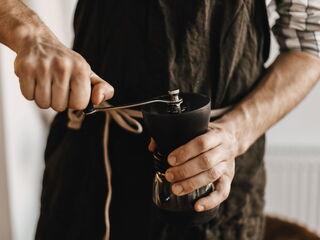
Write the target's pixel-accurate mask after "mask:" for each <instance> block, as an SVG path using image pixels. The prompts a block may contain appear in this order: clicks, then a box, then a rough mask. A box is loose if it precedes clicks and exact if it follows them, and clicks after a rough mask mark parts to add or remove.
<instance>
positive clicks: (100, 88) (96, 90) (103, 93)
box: [90, 72, 114, 105]
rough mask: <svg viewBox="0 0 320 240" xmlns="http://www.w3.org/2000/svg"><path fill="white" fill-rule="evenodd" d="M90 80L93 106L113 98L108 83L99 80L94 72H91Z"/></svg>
mask: <svg viewBox="0 0 320 240" xmlns="http://www.w3.org/2000/svg"><path fill="white" fill-rule="evenodd" d="M90 79H91V84H92V85H93V88H92V95H91V101H92V103H93V104H95V105H98V104H100V103H102V102H103V101H105V100H108V99H110V98H112V97H113V94H114V89H113V87H112V86H111V85H110V84H109V83H107V82H106V81H105V80H103V79H102V78H100V77H99V76H98V75H97V74H95V73H94V72H92V74H91V77H90Z"/></svg>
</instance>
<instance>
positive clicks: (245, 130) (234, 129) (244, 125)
mask: <svg viewBox="0 0 320 240" xmlns="http://www.w3.org/2000/svg"><path fill="white" fill-rule="evenodd" d="M237 111H239V110H236V111H231V112H229V113H227V114H225V115H224V116H223V117H221V118H219V119H217V120H216V121H214V122H212V123H211V124H212V125H213V126H214V127H217V128H220V129H223V130H224V131H226V132H228V133H229V134H230V135H231V136H232V137H233V138H234V144H235V145H236V146H235V151H236V156H240V155H242V154H244V153H245V152H246V151H247V150H248V149H249V147H250V146H251V145H252V143H253V142H254V137H253V134H252V132H251V131H250V124H248V123H249V122H250V120H249V121H246V120H245V118H244V117H243V115H242V114H240V113H239V112H237Z"/></svg>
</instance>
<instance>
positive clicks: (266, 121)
mask: <svg viewBox="0 0 320 240" xmlns="http://www.w3.org/2000/svg"><path fill="white" fill-rule="evenodd" d="M319 66H320V59H319V58H318V57H315V56H313V55H311V54H308V53H303V52H289V53H283V54H281V55H280V56H279V57H278V58H277V60H276V61H275V62H274V64H273V65H272V66H271V67H270V68H269V70H268V74H267V75H266V76H265V77H264V79H263V81H262V82H261V83H260V84H259V85H258V86H257V88H256V89H255V90H254V91H253V92H252V93H251V94H250V95H248V96H247V97H246V98H245V99H244V100H243V101H242V102H240V103H239V104H238V105H237V106H236V107H235V108H234V109H233V110H232V111H230V112H229V113H228V114H226V115H225V116H224V117H223V118H221V119H220V120H218V121H217V122H216V123H215V124H216V125H218V126H221V127H223V128H225V127H226V128H228V129H230V131H232V132H233V133H234V136H236V138H237V142H238V143H239V146H238V149H239V154H242V153H244V152H245V151H246V150H247V149H248V148H249V147H250V146H251V145H252V144H253V143H254V141H255V140H256V139H257V138H259V137H260V136H261V135H262V134H263V133H265V132H266V131H267V130H268V129H269V128H270V127H272V126H273V125H274V124H275V123H277V122H278V121H279V120H281V119H282V118H283V117H284V116H285V115H286V114H287V113H289V112H290V111H291V110H292V109H293V108H294V107H295V106H297V105H298V104H299V103H300V102H301V101H302V100H303V98H304V97H305V96H306V95H307V94H308V93H309V92H310V90H311V89H312V88H313V86H314V85H315V84H316V83H317V81H318V79H319V78H320V67H319Z"/></svg>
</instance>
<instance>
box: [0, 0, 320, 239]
mask: <svg viewBox="0 0 320 240" xmlns="http://www.w3.org/2000/svg"><path fill="white" fill-rule="evenodd" d="M0 6H1V9H0V25H1V27H0V41H1V42H2V43H4V44H6V45H7V46H8V47H10V48H11V49H12V50H14V51H15V52H16V53H17V58H16V61H15V71H16V74H17V76H18V77H19V79H20V87H21V92H22V94H23V95H24V96H25V97H26V98H27V99H28V100H34V101H35V102H36V103H37V104H38V106H39V107H41V108H49V107H52V108H53V109H54V110H56V111H58V112H61V113H59V114H58V115H57V117H56V118H55V120H54V122H53V124H52V129H51V132H50V136H49V139H48V145H47V148H46V156H45V157H46V169H45V173H44V180H43V192H42V199H41V203H42V206H41V215H40V219H39V224H38V228H37V234H36V239H102V238H105V239H108V238H110V239H152V240H154V239H155V240H157V239H163V240H164V239H165V240H167V239H228V240H230V239H241V240H242V239H261V238H262V236H263V226H264V220H263V194H264V184H265V175H264V166H263V154H264V141H265V140H264V133H265V132H266V131H267V129H269V128H270V127H271V126H272V125H274V124H275V123H276V122H278V121H279V120H280V119H281V118H282V117H283V116H285V115H286V114H287V113H288V112H290V111H291V110H292V109H293V108H294V107H295V106H296V105H297V104H298V103H299V102H300V101H301V100H302V99H303V98H304V97H305V96H306V95H307V93H308V92H309V91H310V90H311V89H312V87H313V86H314V85H315V84H316V83H317V81H318V79H319V77H320V68H319V63H320V60H319V58H318V56H319V42H320V39H319V37H318V36H319V31H320V2H318V1H315V0H314V1H312V0H309V1H307V0H306V1H299V2H297V1H292V0H279V1H277V10H278V12H279V15H280V18H279V20H278V21H277V23H276V26H275V29H274V30H275V34H276V36H277V37H278V40H279V42H280V46H281V50H282V52H281V54H280V56H279V57H278V58H277V59H276V61H275V62H274V63H273V65H272V66H271V67H270V68H269V69H267V70H265V69H264V67H263V64H264V62H265V60H266V59H267V57H268V50H269V25H268V21H267V15H266V4H265V3H264V2H263V1H257V0H246V1H243V0H232V1H220V0H212V1H210V0H199V1H186V0H148V1H147V0H141V1H129V0H116V1H115V0H108V1H99V0H90V1H89V0H80V1H79V3H78V6H77V9H76V12H75V24H74V25H75V42H74V50H75V51H72V50H70V49H67V48H66V47H64V46H63V45H62V44H61V43H60V42H59V40H58V39H57V38H56V37H55V36H54V35H53V33H52V32H50V30H49V29H48V28H47V27H46V26H45V25H44V24H43V23H42V22H41V20H40V19H39V18H38V17H37V15H36V14H35V13H33V12H32V11H31V10H30V9H28V8H27V7H26V6H25V5H23V4H22V3H21V2H20V1H18V0H0ZM76 52H78V53H76ZM79 54H81V55H79ZM98 75H99V76H101V77H102V78H103V79H106V80H107V81H108V82H109V83H110V84H111V85H112V86H113V87H114V89H115V93H116V94H115V96H114V98H113V99H112V100H111V101H110V103H112V104H114V105H117V104H120V103H126V102H131V101H136V100H141V99H147V98H149V97H154V96H158V95H161V94H163V93H165V92H166V91H167V90H169V89H175V88H179V89H181V90H182V91H184V92H198V93H203V94H206V95H208V96H210V97H211V99H212V109H217V108H222V107H227V106H232V110H230V111H229V112H227V113H225V114H224V115H223V116H221V117H220V118H218V119H217V120H215V121H213V122H211V123H210V126H209V131H208V132H207V133H206V134H204V135H202V136H200V137H198V138H196V139H194V140H192V141H190V142H189V143H187V144H186V145H184V146H181V147H180V148H178V149H177V150H175V151H174V152H172V153H171V154H170V155H169V157H168V162H169V164H170V165H171V168H170V169H168V171H167V172H166V178H167V179H168V181H170V182H172V183H173V185H172V191H173V193H174V194H176V195H184V194H186V193H189V192H192V191H193V190H195V189H197V188H199V187H201V186H204V185H207V184H208V183H214V185H215V189H216V190H215V191H214V192H213V193H211V194H210V195H209V196H207V197H205V198H202V199H199V200H198V201H197V202H196V203H195V211H198V212H202V211H206V210H209V209H212V208H215V207H217V206H218V205H219V204H221V205H220V208H219V209H220V210H219V214H218V216H216V217H215V219H213V220H212V221H210V222H208V223H206V224H201V225H195V226H175V225H171V224H169V223H168V222H166V221H163V219H161V218H158V216H157V215H156V214H155V212H154V211H153V208H152V200H151V184H152V163H151V162H152V161H151V160H150V153H149V152H148V151H147V150H146V145H147V142H148V141H149V140H148V134H147V133H143V134H141V135H135V134H132V133H129V132H127V131H125V130H124V129H122V128H120V127H119V126H118V125H117V124H116V123H115V121H111V123H110V125H109V120H110V116H109V115H104V114H96V115H92V116H90V117H86V118H85V119H78V120H79V121H78V122H76V121H75V120H77V119H75V118H74V117H75V116H74V115H72V112H71V114H70V111H69V114H67V112H66V111H65V110H66V109H67V108H70V109H76V110H77V109H78V110H80V109H84V108H85V107H86V106H87V104H88V103H89V101H90V100H91V101H92V102H93V103H94V104H100V103H101V102H103V101H104V100H108V99H110V98H111V97H112V95H113V88H112V87H111V86H110V85H109V84H108V83H107V82H105V81H104V80H103V79H102V78H100V77H99V76H98ZM91 91H92V94H91V96H90V92H91ZM105 120H106V123H105ZM68 126H69V127H68ZM104 130H105V131H104ZM104 133H105V135H104ZM103 135H104V136H103ZM108 136H109V138H107V137H108ZM103 137H104V138H103ZM102 139H104V141H103V140H102ZM108 139H109V141H107V140H108ZM104 150H105V151H104ZM150 150H154V144H153V143H152V144H151V145H150ZM107 157H109V158H107ZM108 159H109V160H110V161H109V160H108ZM105 168H106V169H107V173H106V171H105ZM110 169H112V178H111V171H110ZM111 180H112V184H111ZM111 193H112V199H111Z"/></svg>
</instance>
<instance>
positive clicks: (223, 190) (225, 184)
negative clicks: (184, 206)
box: [194, 175, 231, 212]
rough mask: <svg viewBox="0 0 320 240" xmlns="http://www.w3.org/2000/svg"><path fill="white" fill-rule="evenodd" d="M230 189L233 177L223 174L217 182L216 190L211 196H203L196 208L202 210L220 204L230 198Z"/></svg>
mask: <svg viewBox="0 0 320 240" xmlns="http://www.w3.org/2000/svg"><path fill="white" fill-rule="evenodd" d="M230 189H231V179H230V178H229V177H227V176H225V175H223V176H222V177H221V178H220V179H219V180H218V182H217V183H216V184H215V190H214V191H213V192H212V193H210V194H209V196H207V197H204V198H201V199H199V200H198V201H197V202H196V203H195V206H194V208H195V210H196V211H198V212H202V211H206V210H210V209H213V208H215V207H217V206H219V204H221V203H222V202H223V201H225V200H226V199H227V198H228V196H229V193H230Z"/></svg>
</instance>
